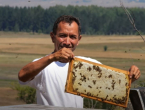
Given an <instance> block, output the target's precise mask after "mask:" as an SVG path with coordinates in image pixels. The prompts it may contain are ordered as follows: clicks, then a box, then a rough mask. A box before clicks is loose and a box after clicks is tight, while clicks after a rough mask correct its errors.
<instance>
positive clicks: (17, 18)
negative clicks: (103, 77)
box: [0, 5, 145, 35]
mask: <svg viewBox="0 0 145 110" xmlns="http://www.w3.org/2000/svg"><path fill="white" fill-rule="evenodd" d="M128 10H129V12H130V13H131V15H132V17H133V19H134V21H135V24H136V27H137V28H138V30H139V31H140V32H141V33H142V34H145V20H144V19H145V8H128ZM61 15H73V16H75V17H78V18H79V19H80V21H81V28H82V34H89V35H112V34H121V35H124V34H128V35H131V34H136V31H135V30H134V28H133V26H132V25H131V23H130V21H129V19H128V17H127V15H126V14H125V11H124V10H123V9H122V8H120V7H108V8H105V7H98V6H95V5H91V6H71V5H68V6H61V5H56V6H53V7H50V8H48V9H44V8H42V7H41V6H37V7H9V6H0V31H14V32H37V33H46V34H48V33H50V32H51V31H52V26H53V23H54V21H55V20H56V19H57V18H58V17H59V16H61Z"/></svg>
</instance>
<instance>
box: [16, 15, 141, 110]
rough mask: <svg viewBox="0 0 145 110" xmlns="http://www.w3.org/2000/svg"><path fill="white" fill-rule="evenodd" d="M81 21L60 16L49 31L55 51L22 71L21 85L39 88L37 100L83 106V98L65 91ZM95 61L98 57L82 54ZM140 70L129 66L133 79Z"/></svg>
mask: <svg viewBox="0 0 145 110" xmlns="http://www.w3.org/2000/svg"><path fill="white" fill-rule="evenodd" d="M80 33H81V28H80V22H79V20H78V19H77V18H75V17H73V16H61V17H59V18H58V19H57V20H56V22H55V24H54V26H53V32H51V33H50V36H51V39H52V42H53V43H54V51H53V52H52V53H51V54H49V55H47V56H45V57H43V58H40V59H36V60H34V61H33V62H31V63H29V64H27V65H26V66H24V67H23V68H22V69H21V70H20V72H19V74H18V77H19V80H20V83H21V84H27V85H29V86H31V87H34V88H35V89H36V90H37V93H36V94H37V103H38V104H43V105H52V106H63V107H77V108H83V98H82V97H80V96H76V95H73V94H69V93H65V83H66V78H67V71H68V62H69V61H70V60H71V59H72V58H74V54H73V51H74V50H75V48H76V47H77V45H78V44H79V41H80V40H81V38H82V36H81V35H80ZM79 58H82V59H86V60H89V61H93V62H96V63H100V62H98V61H97V60H94V59H91V58H86V57H79ZM139 77H140V71H139V69H138V68H137V67H136V66H134V65H133V66H132V67H131V68H130V78H132V79H133V80H136V79H138V78H139Z"/></svg>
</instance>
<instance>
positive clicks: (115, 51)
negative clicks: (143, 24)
mask: <svg viewBox="0 0 145 110" xmlns="http://www.w3.org/2000/svg"><path fill="white" fill-rule="evenodd" d="M105 45H106V46H107V47H108V49H107V51H104V46H105ZM53 49H54V47H53V43H52V41H51V39H50V37H49V35H45V34H34V35H33V34H32V33H12V32H8V33H5V32H0V98H4V99H5V100H4V101H0V106H1V105H13V104H21V103H19V102H18V101H16V100H15V99H14V97H15V96H16V92H15V91H12V93H11V94H9V95H7V94H6V93H5V92H4V91H8V90H9V89H10V88H8V87H9V86H10V82H12V81H15V82H16V81H17V74H18V72H19V70H20V69H21V68H22V67H23V66H24V65H26V64H27V63H29V62H31V61H32V60H33V59H35V58H40V57H43V56H45V55H46V54H49V53H51V52H52V51H53ZM74 53H75V55H80V56H87V57H92V58H95V59H97V60H99V61H100V62H102V63H103V64H105V65H108V66H112V67H116V68H120V69H125V70H128V68H129V67H130V66H131V65H132V64H135V65H137V66H138V67H139V68H140V70H141V73H142V76H141V78H140V80H144V77H145V76H144V75H145V68H144V66H145V65H144V62H145V44H144V42H143V41H142V39H141V38H140V37H139V36H115V35H114V36H84V37H83V38H82V39H81V41H80V44H79V46H78V48H77V49H76V51H75V52H74ZM137 82H138V81H137ZM6 87H7V88H6ZM10 95H11V96H13V99H14V100H15V101H14V100H12V99H11V96H10ZM9 101H10V103H9ZM12 102H13V103H12ZM22 103H23V102H22Z"/></svg>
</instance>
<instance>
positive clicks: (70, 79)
mask: <svg viewBox="0 0 145 110" xmlns="http://www.w3.org/2000/svg"><path fill="white" fill-rule="evenodd" d="M75 62H82V63H88V64H92V65H94V66H98V67H101V68H106V69H110V70H113V71H116V72H119V73H120V74H124V75H125V77H126V78H125V79H126V80H127V82H128V84H127V85H126V86H125V85H124V86H125V88H126V99H125V102H124V103H122V102H120V103H119V102H114V101H112V100H111V99H110V100H108V99H107V98H106V99H103V98H101V97H99V96H97V97H96V96H91V95H87V94H85V93H80V92H77V91H76V90H74V88H73V74H74V73H73V69H74V63H75ZM81 66H82V65H81ZM88 74H89V73H88ZM128 74H129V72H128V71H125V70H121V69H117V68H113V67H109V66H106V65H102V64H98V63H94V62H90V61H87V60H83V59H80V58H74V59H73V60H72V61H71V62H70V63H69V69H68V76H67V81H66V86H65V91H66V92H68V93H71V94H74V95H80V96H82V97H86V98H90V99H94V100H98V101H101V102H105V103H109V104H113V105H117V106H121V107H127V103H128V99H129V91H130V86H131V80H130V78H129V76H128ZM84 88H85V87H84ZM108 95H109V94H108ZM108 95H107V96H108ZM113 98H114V97H113Z"/></svg>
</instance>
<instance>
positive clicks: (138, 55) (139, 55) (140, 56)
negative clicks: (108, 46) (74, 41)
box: [74, 49, 145, 59]
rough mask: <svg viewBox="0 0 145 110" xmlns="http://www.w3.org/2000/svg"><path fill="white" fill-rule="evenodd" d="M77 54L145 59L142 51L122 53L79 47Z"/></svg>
mask: <svg viewBox="0 0 145 110" xmlns="http://www.w3.org/2000/svg"><path fill="white" fill-rule="evenodd" d="M74 53H75V55H85V56H89V57H101V58H103V57H104V58H131V59H145V54H142V53H122V52H109V51H107V52H105V51H104V52H97V51H88V50H87V51H85V50H82V49H78V50H77V51H75V52H74Z"/></svg>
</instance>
